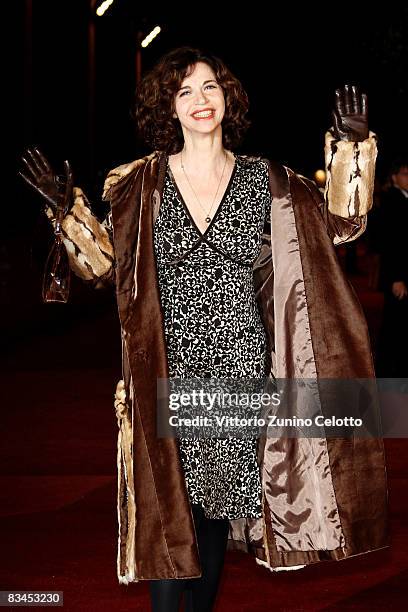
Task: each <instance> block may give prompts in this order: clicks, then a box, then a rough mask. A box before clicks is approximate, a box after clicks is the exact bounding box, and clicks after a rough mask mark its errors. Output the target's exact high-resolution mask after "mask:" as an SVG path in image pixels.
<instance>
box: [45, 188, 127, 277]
mask: <svg viewBox="0 0 408 612" xmlns="http://www.w3.org/2000/svg"><path fill="white" fill-rule="evenodd" d="M45 213H46V215H47V217H48V219H49V220H50V222H51V223H52V225H53V226H54V227H55V215H54V212H53V210H52V209H51V208H50V207H49V206H46V208H45ZM62 233H63V242H64V245H65V247H66V250H67V253H68V259H69V264H70V268H71V270H72V271H73V272H74V273H75V274H76V275H77V276H79V277H80V278H82V279H83V280H84V281H86V282H88V283H89V284H91V285H93V286H94V287H95V288H100V287H104V286H106V285H113V284H114V283H115V256H114V247H113V239H112V220H111V211H109V213H108V214H107V216H106V217H105V219H104V220H103V221H102V222H100V221H98V219H97V218H96V216H95V215H94V214H93V213H92V211H91V208H90V205H89V202H88V200H87V198H86V196H85V194H84V193H83V191H82V190H81V189H80V188H79V187H74V204H73V206H72V207H71V209H70V210H69V211H68V213H67V214H66V215H65V217H64V219H63V221H62Z"/></svg>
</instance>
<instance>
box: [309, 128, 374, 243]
mask: <svg viewBox="0 0 408 612" xmlns="http://www.w3.org/2000/svg"><path fill="white" fill-rule="evenodd" d="M324 153H325V166H326V186H325V189H324V193H321V192H320V191H319V189H318V188H317V187H316V185H315V183H314V182H313V181H310V180H309V179H306V182H307V185H308V186H309V188H310V190H311V191H312V195H313V197H314V199H315V201H316V203H317V204H318V206H319V208H320V212H321V214H322V217H323V219H324V222H325V224H326V227H327V231H328V233H329V235H330V237H331V239H332V240H333V243H334V244H335V245H338V244H342V243H344V242H351V241H352V240H355V239H356V238H358V237H359V236H360V235H361V234H362V233H363V232H364V231H365V229H366V227H367V214H368V211H369V210H370V209H371V208H372V205H373V193H374V179H375V163H376V159H377V137H376V135H375V134H374V133H373V132H370V133H369V137H368V138H366V140H363V141H362V142H346V141H343V140H336V139H335V138H334V137H333V136H332V134H331V133H330V132H327V133H326V136H325V150H324ZM302 179H303V180H304V177H302Z"/></svg>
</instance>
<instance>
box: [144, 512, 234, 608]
mask: <svg viewBox="0 0 408 612" xmlns="http://www.w3.org/2000/svg"><path fill="white" fill-rule="evenodd" d="M191 509H192V512H193V518H194V524H195V529H196V533H197V543H198V552H199V556H200V564H201V571H202V575H201V577H200V578H184V579H183V578H181V579H178V578H172V579H169V580H150V581H149V589H150V599H151V603H152V612H179V610H180V601H181V595H182V593H183V591H185V596H184V600H185V608H184V610H185V612H211V610H212V609H213V605H214V602H215V598H216V596H217V590H218V585H219V582H220V578H221V574H222V568H223V565H224V559H225V551H226V548H227V539H228V531H229V520H228V519H208V518H206V517H205V516H204V510H203V509H202V507H201V506H198V505H196V504H192V505H191Z"/></svg>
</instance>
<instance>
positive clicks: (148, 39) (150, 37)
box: [140, 26, 161, 47]
mask: <svg viewBox="0 0 408 612" xmlns="http://www.w3.org/2000/svg"><path fill="white" fill-rule="evenodd" d="M160 31H161V27H160V26H156V27H155V28H154V29H153V30H152V31H151V32H150V34H148V35H147V36H146V38H145V39H144V40H142V42H141V43H140V44H141V46H142V47H147V45H148V44H150V43H151V42H152V40H153V38H156V36H157V35H158V33H159V32H160Z"/></svg>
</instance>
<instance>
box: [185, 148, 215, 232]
mask: <svg viewBox="0 0 408 612" xmlns="http://www.w3.org/2000/svg"><path fill="white" fill-rule="evenodd" d="M180 160H181V167H182V169H183V172H184V174H185V175H186V179H187V181H188V184H189V185H190V187H191V189H192V191H193V193H194V195H195V197H196V199H197V202H198V203H199V205H200V206H201V208H202V210H203V211H204V213H205V209H204V206H203V205H202V204H201V202H200V200H199V199H198V197H197V194H196V192H195V191H194V189H193V186H192V184H191V183H190V181H189V178H188V176H187V173H186V171H185V169H184V165H183V151H181V155H180ZM226 165H227V154H225V162H224V168H223V169H222V174H221V178H220V181H219V183H218V187H217V191H216V193H215V196H214V199H213V203H212V204H211V208H210V210H209V211H208V213H205V214H206V217H205V220H206V222H207V223H210V221H211V217H210V212H211V210H212V207H213V206H214V202H215V198H216V197H217V194H218V191H219V188H220V185H221V181H222V177H223V176H224V170H225V166H226Z"/></svg>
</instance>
